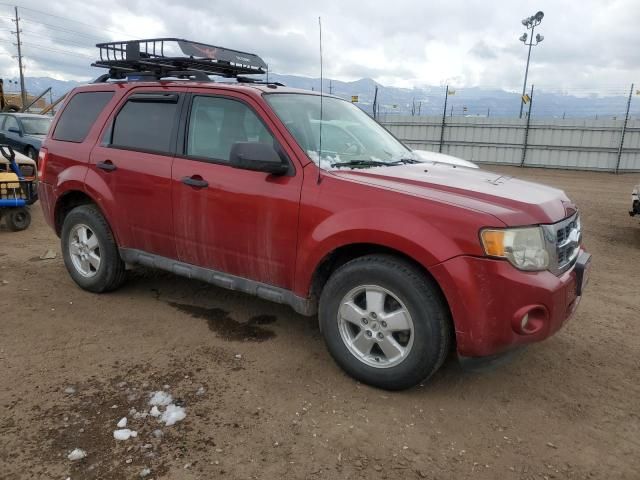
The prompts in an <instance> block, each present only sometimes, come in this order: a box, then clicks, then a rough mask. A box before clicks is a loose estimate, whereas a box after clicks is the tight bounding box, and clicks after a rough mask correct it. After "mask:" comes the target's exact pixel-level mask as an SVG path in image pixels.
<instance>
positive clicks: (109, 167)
mask: <svg viewBox="0 0 640 480" xmlns="http://www.w3.org/2000/svg"><path fill="white" fill-rule="evenodd" d="M96 167H98V168H99V169H100V170H104V171H105V172H113V171H114V170H116V169H117V168H118V167H116V166H115V165H114V164H113V162H112V161H111V160H105V161H104V162H98V163H97V164H96Z"/></svg>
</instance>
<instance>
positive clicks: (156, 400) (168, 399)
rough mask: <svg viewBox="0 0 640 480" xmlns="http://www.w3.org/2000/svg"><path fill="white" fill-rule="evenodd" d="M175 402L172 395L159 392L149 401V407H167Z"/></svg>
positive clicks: (154, 393)
mask: <svg viewBox="0 0 640 480" xmlns="http://www.w3.org/2000/svg"><path fill="white" fill-rule="evenodd" d="M172 402H173V397H172V396H171V394H170V393H167V392H165V391H162V390H158V391H157V392H153V394H152V395H151V399H150V400H149V405H158V406H162V407H164V406H167V405H169V404H170V403H172Z"/></svg>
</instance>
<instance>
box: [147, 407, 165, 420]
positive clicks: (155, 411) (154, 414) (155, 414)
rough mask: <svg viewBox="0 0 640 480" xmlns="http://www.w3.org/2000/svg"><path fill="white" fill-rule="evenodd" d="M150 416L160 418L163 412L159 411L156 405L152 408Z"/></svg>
mask: <svg viewBox="0 0 640 480" xmlns="http://www.w3.org/2000/svg"><path fill="white" fill-rule="evenodd" d="M149 415H151V416H152V417H156V418H157V417H159V416H160V415H162V412H161V411H160V410H158V407H156V406H155V405H154V406H153V407H151V410H150V411H149Z"/></svg>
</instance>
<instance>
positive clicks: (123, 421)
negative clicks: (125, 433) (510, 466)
mask: <svg viewBox="0 0 640 480" xmlns="http://www.w3.org/2000/svg"><path fill="white" fill-rule="evenodd" d="M116 426H117V427H118V428H124V427H126V426H127V417H122V418H121V419H120V421H119V422H118V424H117V425H116Z"/></svg>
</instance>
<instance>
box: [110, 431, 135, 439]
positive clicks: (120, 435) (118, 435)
mask: <svg viewBox="0 0 640 480" xmlns="http://www.w3.org/2000/svg"><path fill="white" fill-rule="evenodd" d="M137 436H138V432H136V431H135V430H129V429H128V428H122V429H120V430H114V432H113V438H115V439H116V440H129V438H135V437H137Z"/></svg>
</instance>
